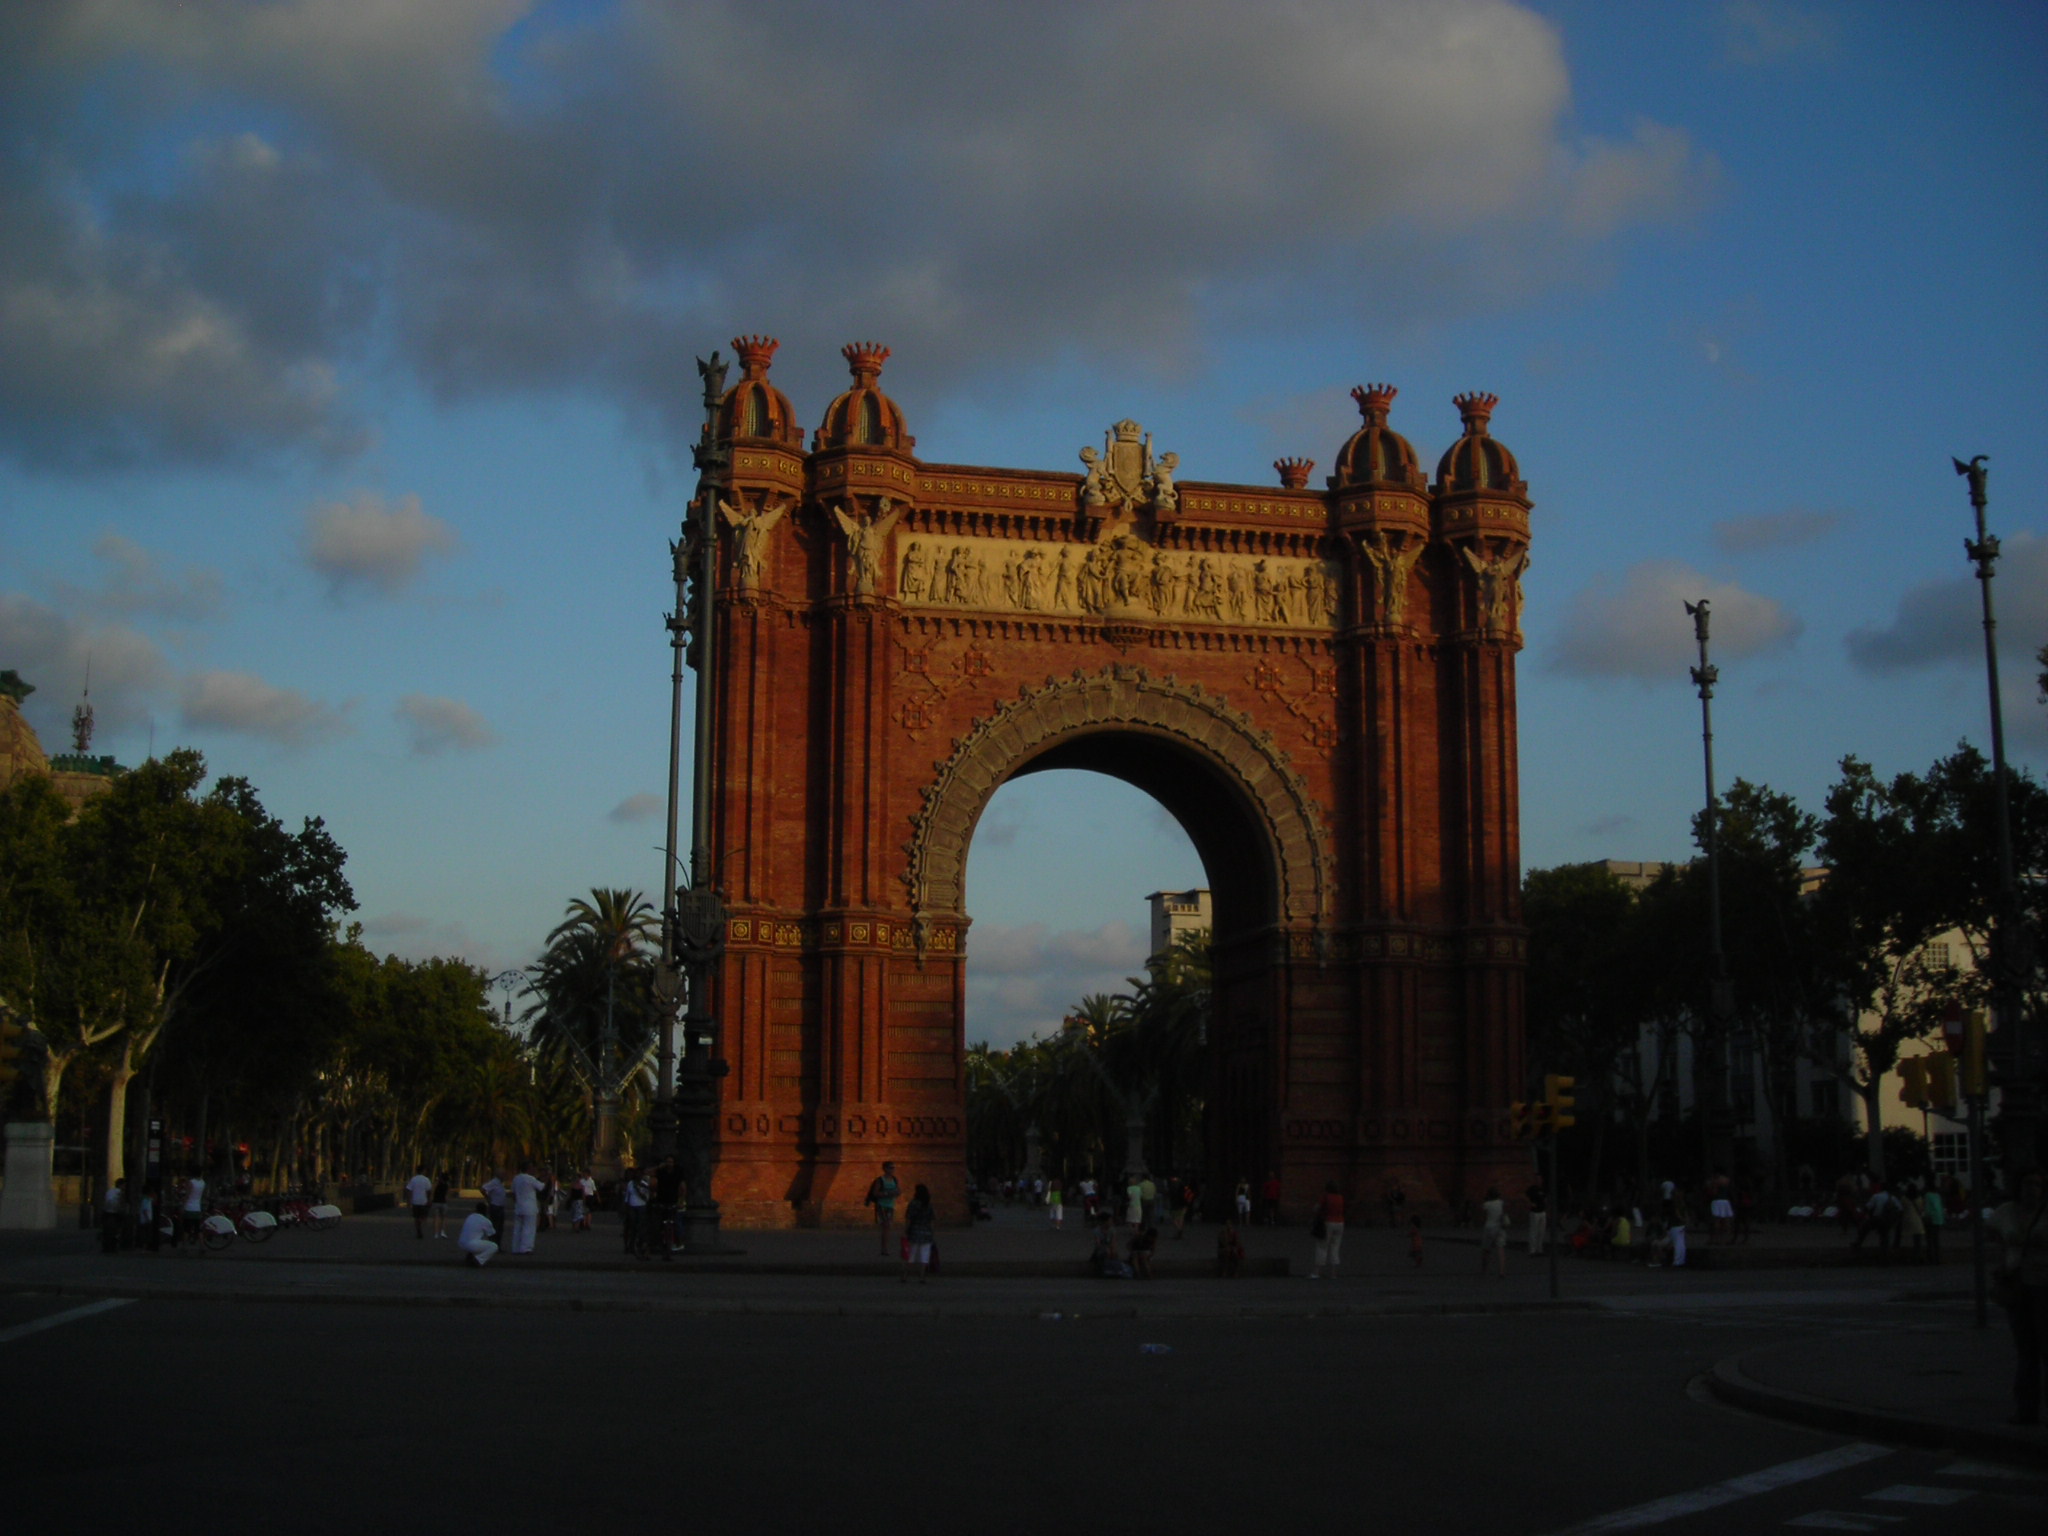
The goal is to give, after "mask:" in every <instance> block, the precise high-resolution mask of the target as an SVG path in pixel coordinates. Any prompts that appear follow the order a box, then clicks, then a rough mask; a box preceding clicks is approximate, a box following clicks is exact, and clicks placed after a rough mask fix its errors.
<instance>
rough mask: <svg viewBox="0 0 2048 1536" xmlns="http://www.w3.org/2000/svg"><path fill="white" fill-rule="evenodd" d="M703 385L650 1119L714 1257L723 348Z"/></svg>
mask: <svg viewBox="0 0 2048 1536" xmlns="http://www.w3.org/2000/svg"><path fill="white" fill-rule="evenodd" d="M697 373H698V375H699V376H700V377H701V378H702V379H703V381H704V430H703V433H702V435H701V436H700V438H699V440H698V442H697V445H696V447H695V448H694V449H693V450H692V455H691V456H692V458H693V460H694V462H695V464H696V468H697V499H696V500H695V501H694V502H692V503H691V505H690V514H691V520H690V521H688V522H686V523H685V524H684V527H683V536H682V537H681V538H680V539H678V540H676V541H674V542H672V543H671V544H670V545H669V554H670V557H671V560H672V561H673V565H674V572H675V583H676V606H675V610H674V611H673V612H672V613H670V614H669V615H668V617H667V626H668V633H669V647H670V651H671V655H672V661H673V666H672V671H671V677H670V692H669V736H668V838H667V843H666V845H665V847H664V849H663V857H664V861H665V862H664V866H663V870H662V896H663V901H662V924H661V969H660V972H659V976H658V987H659V991H660V998H661V1004H662V1008H661V1045H660V1054H659V1057H658V1060H657V1067H656V1072H657V1079H656V1083H655V1092H654V1107H653V1111H652V1115H651V1117H650V1118H651V1121H652V1130H653V1141H654V1154H655V1156H656V1157H657V1158H662V1157H667V1156H669V1155H670V1154H674V1155H675V1156H676V1157H677V1158H678V1160H679V1162H680V1164H681V1167H682V1172H683V1177H684V1179H685V1180H686V1181H687V1195H686V1197H685V1198H686V1201H687V1203H686V1204H685V1206H684V1207H683V1209H682V1210H681V1211H680V1212H679V1213H678V1214H677V1236H678V1237H679V1238H680V1239H681V1241H682V1244H683V1246H684V1248H685V1249H686V1250H689V1251H692V1252H699V1253H701V1252H706V1251H716V1250H717V1249H718V1248H719V1246H720V1243H719V1210H718V1202H717V1200H716V1199H714V1198H713V1196H712V1193H711V1179H712V1174H713V1173H714V1172H715V1171H716V1168H717V1160H718V1140H717V1131H718V1125H717V1121H718V1081H719V1079H720V1078H722V1077H724V1076H725V1075H726V1072H727V1067H726V1063H725V1062H724V1061H723V1060H722V1059H720V1058H719V1056H718V1054H717V1046H718V1023H717V1020H716V1019H715V1018H714V1017H713V1015H712V1012H711V983H712V978H713V974H714V972H715V971H716V969H717V965H718V959H719V956H720V955H721V954H722V953H723V952H724V948H725V903H724V901H723V900H722V899H721V898H720V897H719V894H718V891H717V889H716V886H715V884H714V881H713V876H712V871H711V759H712V743H711V735H712V723H713V713H712V710H713V703H714V701H713V699H712V677H713V666H712V659H713V647H714V645H715V644H716V632H717V613H716V596H715V594H716V586H717V579H718V497H719V492H720V491H721V490H722V489H723V486H724V477H725V469H726V457H727V455H726V450H725V446H724V445H723V444H722V443H721V442H719V440H718V407H719V402H720V401H721V400H723V398H724V396H725V375H726V363H725V361H724V359H723V358H721V357H720V356H719V355H718V353H717V352H715V351H714V352H713V353H712V354H711V357H710V359H709V360H708V361H707V360H706V359H703V358H699V359H698V360H697ZM686 661H687V662H688V664H689V665H691V666H692V667H694V668H695V669H696V673H697V692H696V699H695V717H694V721H693V724H694V727H695V738H694V739H695V748H694V753H693V757H692V761H691V765H690V863H689V873H688V875H687V876H685V875H684V874H683V872H682V870H681V867H680V865H679V864H678V861H677V858H676V836H677V823H678V821H679V816H680V808H681V788H682V773H681V754H682V734H683V667H684V664H685V662H686ZM679 1003H680V1004H682V1005H683V1007H682V1031H683V1040H682V1053H681V1060H680V1062H679V1061H678V1059H677V1052H676V1013H677V1007H678V1004H679Z"/></svg>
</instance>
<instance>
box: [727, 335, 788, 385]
mask: <svg viewBox="0 0 2048 1536" xmlns="http://www.w3.org/2000/svg"><path fill="white" fill-rule="evenodd" d="M781 345H782V343H781V342H779V341H777V340H776V339H775V338H774V337H773V336H735V337H733V339H732V349H733V351H735V352H737V353H738V354H739V358H740V374H741V377H743V378H749V379H764V378H766V377H767V376H768V365H769V363H771V362H773V361H774V359H775V349H776V348H777V347H779V346H781Z"/></svg>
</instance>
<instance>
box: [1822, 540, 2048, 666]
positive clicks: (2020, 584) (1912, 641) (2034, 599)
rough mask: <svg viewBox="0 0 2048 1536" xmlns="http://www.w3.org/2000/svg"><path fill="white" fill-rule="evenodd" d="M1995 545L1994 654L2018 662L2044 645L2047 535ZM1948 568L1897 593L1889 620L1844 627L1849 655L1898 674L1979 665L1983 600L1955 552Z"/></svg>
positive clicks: (2047, 595)
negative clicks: (1954, 664)
mask: <svg viewBox="0 0 2048 1536" xmlns="http://www.w3.org/2000/svg"><path fill="white" fill-rule="evenodd" d="M2001 543H2002V546H2003V547H2002V553H2001V556H2000V558H1999V562H1998V565H1997V567H1996V570H1997V575H1996V576H1994V577H1993V578H1992V602H1993V603H1994V604H1995V605H1996V609H1997V615H1998V640H1999V652H2000V654H2001V655H2006V654H2011V655H2012V656H2014V657H2015V658H2016V659H2017V660H2019V661H2020V662H2021V663H2022V664H2025V663H2026V662H2028V661H2031V660H2032V658H2033V656H2034V654H2035V652H2037V651H2039V650H2040V649H2041V647H2042V645H2043V644H2048V538H2043V537H2042V536H2041V535H2039V534H2035V533H2025V532H2022V533H2016V534H2013V535H2012V536H2011V537H2010V538H2007V539H2004V540H2002V541H2001ZM1951 547H1953V546H1951ZM1956 566H1957V571H1956V573H1955V574H1953V575H1949V576H1943V577H1939V578H1937V579H1936V580H1934V581H1926V582H1922V583H1921V584H1920V585H1919V586H1917V587H1914V588H1913V589H1912V590H1910V591H1908V592H1907V593H1906V594H1905V595H1904V596H1902V597H1901V598H1900V599H1899V601H1898V607H1897V608H1896V609H1895V610H1894V611H1893V613H1892V618H1891V622H1890V623H1888V624H1885V625H1883V626H1881V627H1869V626H1867V627H1864V628H1861V629H1854V630H1851V631H1850V632H1849V635H1848V638H1847V642H1846V643H1847V645H1848V647H1849V659H1850V660H1851V661H1852V662H1854V663H1855V664H1856V665H1857V666H1859V667H1861V668H1862V669H1863V670H1864V671H1866V672H1900V671H1906V670H1908V669H1911V668H1914V667H1932V666H1940V665H1943V664H1945V663H1949V662H1955V661H1962V662H1968V663H1979V664H1981V662H1982V660H1983V656H1984V627H1983V626H1984V608H1983V601H1984V600H1983V597H1982V595H1981V593H1980V591H1979V588H1978V582H1977V578H1976V576H1975V575H1974V574H1973V572H1974V567H1972V566H1970V565H1968V564H1967V563H1966V562H1965V561H1964V560H1963V558H1962V556H1961V554H1960V553H1958V554H1957V556H1956ZM2029 675H2030V676H2031V675H2032V674H2031V673H2030V674H2029Z"/></svg>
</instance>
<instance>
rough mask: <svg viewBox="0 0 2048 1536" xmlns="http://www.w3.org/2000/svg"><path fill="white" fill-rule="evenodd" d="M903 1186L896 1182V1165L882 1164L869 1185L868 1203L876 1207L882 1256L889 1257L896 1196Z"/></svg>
mask: <svg viewBox="0 0 2048 1536" xmlns="http://www.w3.org/2000/svg"><path fill="white" fill-rule="evenodd" d="M902 1192H903V1186H902V1185H901V1184H899V1183H897V1182H896V1165H895V1164H894V1163H884V1164H882V1171H881V1173H880V1174H879V1175H877V1177H876V1179H875V1181H874V1183H872V1184H870V1185H869V1186H868V1195H867V1203H868V1204H869V1205H871V1206H873V1207H874V1208H875V1226H876V1227H877V1228H878V1229H879V1230H880V1232H881V1236H882V1257H883V1258H885V1259H886V1258H887V1257H889V1229H890V1228H891V1227H893V1226H894V1225H895V1224H896V1197H897V1196H898V1195H899V1194H901V1193H902Z"/></svg>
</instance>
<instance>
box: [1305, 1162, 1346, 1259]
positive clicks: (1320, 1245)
mask: <svg viewBox="0 0 2048 1536" xmlns="http://www.w3.org/2000/svg"><path fill="white" fill-rule="evenodd" d="M1308 1230H1309V1236H1310V1237H1312V1238H1314V1239H1315V1245H1316V1247H1315V1256H1314V1258H1313V1259H1311V1260H1310V1262H1309V1270H1308V1277H1309V1279H1311V1280H1320V1279H1322V1278H1323V1270H1324V1269H1325V1268H1326V1267H1327V1268H1328V1270H1329V1272H1330V1278H1331V1279H1332V1280H1334V1279H1336V1278H1337V1262H1338V1259H1339V1257H1340V1256H1341V1254H1342V1253H1343V1249H1344V1196H1343V1195H1342V1193H1340V1192H1339V1191H1338V1188H1337V1181H1336V1180H1335V1179H1331V1180H1330V1181H1329V1182H1328V1183H1326V1184H1324V1185H1323V1198H1322V1200H1321V1201H1320V1202H1318V1203H1317V1205H1316V1219H1315V1220H1314V1221H1313V1222H1312V1223H1311V1224H1310V1226H1309V1229H1308Z"/></svg>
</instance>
